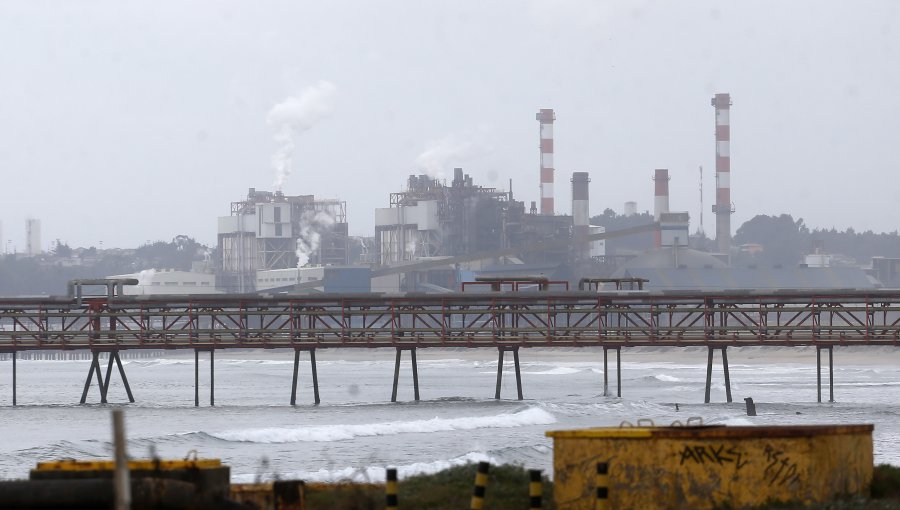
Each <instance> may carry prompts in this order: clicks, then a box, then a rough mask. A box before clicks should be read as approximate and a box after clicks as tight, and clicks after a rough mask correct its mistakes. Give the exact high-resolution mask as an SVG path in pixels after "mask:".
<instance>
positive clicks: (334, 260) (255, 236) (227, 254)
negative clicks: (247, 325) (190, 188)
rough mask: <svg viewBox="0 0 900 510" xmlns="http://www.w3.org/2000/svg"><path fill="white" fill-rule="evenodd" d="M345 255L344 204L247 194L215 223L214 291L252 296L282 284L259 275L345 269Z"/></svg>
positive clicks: (276, 194)
mask: <svg viewBox="0 0 900 510" xmlns="http://www.w3.org/2000/svg"><path fill="white" fill-rule="evenodd" d="M349 252H350V250H349V239H348V235H347V205H346V203H345V202H342V201H340V200H335V199H317V198H316V197H315V196H313V195H299V196H286V195H284V194H283V193H281V192H280V191H276V192H274V193H273V192H269V191H257V190H256V189H254V188H250V191H249V192H248V194H247V198H246V199H245V200H241V201H239V202H232V203H231V214H229V215H228V216H220V217H219V221H218V253H219V255H220V260H219V261H218V264H217V265H218V268H217V274H216V287H217V288H218V289H220V290H222V291H225V292H253V291H256V290H259V289H261V288H266V287H268V285H265V284H268V283H273V282H271V281H269V280H270V279H272V278H282V279H284V278H288V276H284V275H280V276H271V277H270V276H264V275H260V273H264V272H266V271H272V270H285V269H292V270H294V271H296V269H297V268H298V267H303V266H318V265H333V264H335V265H346V264H348V263H349ZM296 278H300V277H299V276H297V277H296ZM263 280H264V281H263ZM280 281H281V282H282V283H284V282H287V281H288V280H280Z"/></svg>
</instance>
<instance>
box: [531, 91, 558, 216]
mask: <svg viewBox="0 0 900 510" xmlns="http://www.w3.org/2000/svg"><path fill="white" fill-rule="evenodd" d="M535 118H536V119H537V120H538V122H540V123H541V214H548V215H552V214H553V121H554V120H556V114H555V113H553V110H551V109H543V108H542V109H541V111H539V112H538V113H537V115H536V116H535Z"/></svg>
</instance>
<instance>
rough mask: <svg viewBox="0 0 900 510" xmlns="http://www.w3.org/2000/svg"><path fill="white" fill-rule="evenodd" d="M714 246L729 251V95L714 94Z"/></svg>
mask: <svg viewBox="0 0 900 510" xmlns="http://www.w3.org/2000/svg"><path fill="white" fill-rule="evenodd" d="M711 104H712V106H714V107H715V108H716V204H715V205H714V206H713V208H712V210H713V212H714V213H715V215H716V244H717V245H718V248H719V251H720V252H722V253H729V252H730V251H731V214H732V213H733V212H734V210H733V209H732V207H731V120H730V119H729V117H730V113H731V95H730V94H716V95H715V97H713V98H712V101H711Z"/></svg>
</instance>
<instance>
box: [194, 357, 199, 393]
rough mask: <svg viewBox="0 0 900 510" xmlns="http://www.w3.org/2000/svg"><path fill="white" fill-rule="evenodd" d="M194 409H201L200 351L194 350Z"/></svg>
mask: <svg viewBox="0 0 900 510" xmlns="http://www.w3.org/2000/svg"><path fill="white" fill-rule="evenodd" d="M194 407H200V351H198V350H196V349H194Z"/></svg>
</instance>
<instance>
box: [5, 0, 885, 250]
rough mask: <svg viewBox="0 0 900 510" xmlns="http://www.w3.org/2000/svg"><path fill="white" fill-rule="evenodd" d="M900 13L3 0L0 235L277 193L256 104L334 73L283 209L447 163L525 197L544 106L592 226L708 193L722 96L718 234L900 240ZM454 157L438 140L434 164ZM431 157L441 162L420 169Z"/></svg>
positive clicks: (15, 236) (177, 217)
mask: <svg viewBox="0 0 900 510" xmlns="http://www.w3.org/2000/svg"><path fill="white" fill-rule="evenodd" d="M898 57H900V2H896V1H895V0H883V1H876V0H871V1H856V2H846V1H825V0H813V1H790V2H784V1H753V2H722V1H677V2H675V1H656V2H653V1H629V2H624V1H623V2H611V1H603V2H595V1H592V0H584V1H559V2H550V1H547V2H543V1H491V2H483V1H459V0H455V1H444V2H420V1H413V0H408V1H403V2H400V1H395V2H371V1H362V0H361V1H342V2H335V1H328V2H322V1H315V2H298V1H285V2H274V1H255V2H246V1H194V2H175V1H168V2H122V1H119V0H115V1H91V2H87V1H66V2H63V1H50V0H47V1H34V0H27V1H24V0H23V1H7V0H0V190H2V198H0V221H2V222H3V237H4V241H3V243H4V248H5V244H6V239H11V240H12V244H13V245H16V246H18V249H19V250H20V251H21V250H23V249H24V245H25V241H24V223H25V218H26V216H29V215H30V216H33V217H37V218H40V219H41V220H42V229H43V239H44V245H45V247H49V244H50V241H51V240H53V239H56V238H60V239H62V240H64V241H68V242H69V244H70V245H73V246H76V245H79V246H80V245H84V246H88V245H98V246H99V243H100V242H101V241H102V242H103V246H104V247H113V246H119V247H132V246H137V245H139V244H141V243H143V242H145V241H147V240H169V239H171V238H172V237H173V236H174V235H176V234H187V235H190V236H193V237H195V238H197V239H198V240H200V241H202V242H205V243H214V242H215V235H216V231H215V229H216V220H215V218H216V216H219V215H225V214H228V208H229V202H231V201H234V200H238V199H241V198H242V197H244V196H245V194H246V192H247V188H249V187H256V188H259V189H272V188H273V183H274V181H275V170H274V169H273V168H272V163H271V161H270V159H271V157H272V155H273V154H274V153H275V151H276V150H277V148H278V145H277V144H276V142H275V140H274V139H273V135H274V134H275V131H274V130H273V127H272V126H270V125H269V124H267V122H266V119H267V114H268V112H269V111H270V110H271V109H272V107H273V106H274V105H276V104H278V103H281V102H282V101H284V100H285V98H287V97H289V96H292V95H296V94H297V93H298V92H299V91H301V90H303V89H304V88H306V87H308V86H311V85H313V84H316V83H318V82H320V81H321V80H327V81H329V82H331V83H332V84H333V85H334V87H335V92H334V97H333V111H332V113H331V114H330V115H326V116H324V118H322V119H321V120H319V122H318V123H317V124H315V125H314V126H312V127H311V128H310V129H309V130H308V131H305V132H303V133H301V134H299V135H298V136H297V137H296V139H295V145H296V147H295V150H294V157H293V174H292V175H291V176H290V177H289V178H287V180H286V183H285V185H284V191H285V193H287V194H315V195H317V196H321V197H329V198H330V197H335V198H341V199H344V200H346V201H347V203H348V215H349V220H350V230H351V233H354V234H368V235H371V233H372V231H373V222H372V209H373V208H375V207H386V206H387V204H388V194H389V193H390V192H392V191H399V190H400V189H401V187H402V186H403V185H404V183H405V178H406V176H408V175H409V174H411V173H419V172H420V171H421V168H420V166H419V165H417V163H416V161H417V158H418V157H419V155H420V154H422V153H423V152H425V151H426V150H428V149H429V148H433V147H434V146H435V145H437V146H439V147H442V148H443V149H440V150H439V151H438V152H441V151H444V152H447V153H448V154H451V155H452V154H456V156H454V157H448V158H446V160H445V164H446V170H445V172H446V173H452V170H451V169H452V167H453V166H463V167H464V168H465V169H466V171H467V172H468V173H470V174H472V175H473V176H474V177H475V179H476V182H478V183H482V184H485V185H495V186H497V187H500V188H504V189H505V188H506V187H507V183H508V180H509V179H510V178H511V179H513V189H514V192H515V195H516V198H518V199H520V200H525V201H526V203H527V202H530V201H531V200H537V199H538V167H539V154H538V123H537V122H536V121H535V119H534V114H535V113H536V112H537V110H538V109H539V108H554V109H555V110H556V113H557V124H556V130H555V138H556V140H555V142H556V157H555V161H556V171H557V174H556V183H557V185H556V189H557V191H556V204H557V212H564V213H569V207H570V201H569V193H570V192H569V179H570V178H571V173H572V172H573V171H588V172H590V173H591V179H592V183H591V190H590V191H591V213H592V214H598V213H600V212H602V211H603V209H604V208H607V207H611V208H613V209H615V210H616V211H619V212H621V210H622V204H623V203H624V202H625V201H627V200H635V201H637V202H638V207H639V209H641V210H645V209H650V208H652V200H653V187H652V181H651V176H652V173H653V169H654V168H669V169H670V173H671V175H672V181H671V208H672V210H688V211H690V212H691V218H692V228H694V227H696V225H697V224H698V222H699V211H700V206H699V192H698V184H699V179H698V169H697V168H698V166H699V165H703V167H704V175H705V182H704V194H705V197H704V208H705V209H706V210H705V211H704V222H705V226H706V231H707V232H714V231H715V229H714V219H713V216H712V214H711V213H710V212H709V208H710V207H711V205H712V203H713V200H714V188H715V181H714V154H715V153H714V138H713V135H714V116H713V109H712V107H711V106H710V103H709V101H710V98H711V97H712V95H713V94H714V93H716V92H730V93H731V94H732V99H733V101H734V106H733V107H732V114H731V124H732V142H731V147H732V149H731V151H732V180H731V182H732V199H733V201H734V203H735V206H736V208H737V212H736V213H735V216H734V219H733V222H732V225H733V228H735V229H737V227H738V226H740V224H741V223H742V222H744V221H746V220H747V219H749V218H751V217H753V216H754V215H756V214H764V213H765V214H773V213H781V212H790V213H792V214H793V215H794V216H795V217H803V218H804V219H805V221H806V223H807V224H808V225H811V226H820V227H829V228H830V227H832V226H834V227H837V228H839V229H843V228H846V227H848V226H853V227H854V228H856V229H857V230H860V229H873V230H876V231H892V230H895V229H897V228H898V221H897V218H898V217H897V215H896V213H895V212H894V211H895V209H896V207H897V195H898V192H897V190H898V186H897V184H896V179H897V175H898V170H900V155H898V151H897V150H896V146H895V144H896V143H898V134H900V64H898V61H900V60H898ZM444 149H446V150H444ZM431 164H432V165H435V164H437V165H440V161H437V162H435V161H434V160H432V163H431Z"/></svg>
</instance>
